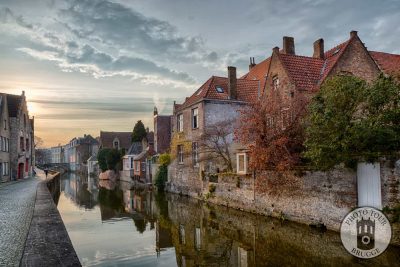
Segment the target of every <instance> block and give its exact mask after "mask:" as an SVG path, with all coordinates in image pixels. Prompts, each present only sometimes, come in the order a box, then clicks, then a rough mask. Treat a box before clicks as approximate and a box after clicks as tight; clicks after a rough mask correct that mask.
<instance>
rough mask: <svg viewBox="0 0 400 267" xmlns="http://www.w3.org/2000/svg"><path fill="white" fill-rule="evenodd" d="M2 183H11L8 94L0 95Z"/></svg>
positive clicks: (0, 179) (0, 163)
mask: <svg viewBox="0 0 400 267" xmlns="http://www.w3.org/2000/svg"><path fill="white" fill-rule="evenodd" d="M0 112H1V113H0V182H7V181H10V177H11V176H10V174H11V173H10V119H9V115H8V105H7V96H6V94H1V95H0Z"/></svg>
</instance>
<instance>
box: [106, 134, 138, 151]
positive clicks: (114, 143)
mask: <svg viewBox="0 0 400 267" xmlns="http://www.w3.org/2000/svg"><path fill="white" fill-rule="evenodd" d="M99 143H100V149H101V148H115V149H118V150H121V149H123V150H125V151H128V150H129V148H130V147H131V144H132V132H103V131H100V139H99Z"/></svg>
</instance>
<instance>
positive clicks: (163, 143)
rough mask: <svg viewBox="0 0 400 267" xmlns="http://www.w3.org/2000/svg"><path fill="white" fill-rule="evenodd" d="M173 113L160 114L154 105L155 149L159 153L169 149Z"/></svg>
mask: <svg viewBox="0 0 400 267" xmlns="http://www.w3.org/2000/svg"><path fill="white" fill-rule="evenodd" d="M171 119H172V115H159V114H158V111H157V108H156V107H154V150H155V152H156V153H157V154H162V153H165V152H167V151H169V146H170V143H171Z"/></svg>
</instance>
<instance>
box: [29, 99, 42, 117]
mask: <svg viewBox="0 0 400 267" xmlns="http://www.w3.org/2000/svg"><path fill="white" fill-rule="evenodd" d="M27 105H28V111H29V115H30V116H35V115H37V112H38V110H39V107H38V105H37V104H36V103H34V102H28V103H27Z"/></svg>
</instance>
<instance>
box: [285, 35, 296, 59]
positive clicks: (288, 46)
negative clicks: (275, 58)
mask: <svg viewBox="0 0 400 267" xmlns="http://www.w3.org/2000/svg"><path fill="white" fill-rule="evenodd" d="M283 54H287V55H295V54H296V53H295V51H294V38H293V37H288V36H283Z"/></svg>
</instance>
